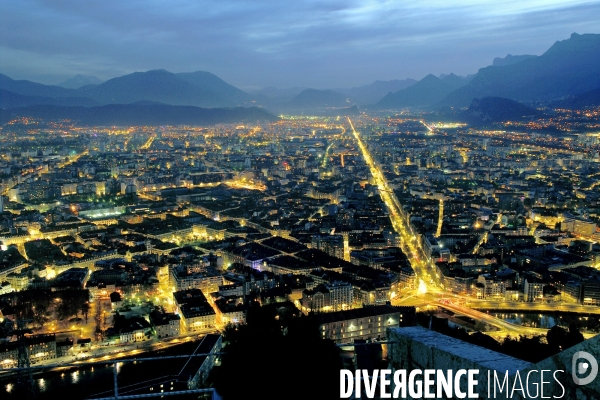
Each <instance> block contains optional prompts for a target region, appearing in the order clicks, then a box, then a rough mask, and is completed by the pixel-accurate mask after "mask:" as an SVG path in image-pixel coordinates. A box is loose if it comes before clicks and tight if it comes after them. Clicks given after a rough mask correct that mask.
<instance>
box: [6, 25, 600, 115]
mask: <svg viewBox="0 0 600 400" xmlns="http://www.w3.org/2000/svg"><path fill="white" fill-rule="evenodd" d="M598 90H600V35H598V34H583V35H579V34H576V33H573V34H572V35H571V37H570V38H568V39H566V40H562V41H557V42H556V43H554V45H552V46H551V47H550V48H549V49H548V50H547V51H546V52H545V53H543V54H542V55H540V56H534V55H516V56H513V55H510V54H509V55H507V56H506V57H504V58H495V59H494V60H493V63H492V65H489V66H487V67H484V68H481V69H480V70H479V71H478V72H477V74H475V75H472V76H468V77H459V76H457V75H455V74H449V75H441V76H439V77H436V76H434V75H431V74H430V75H427V76H425V77H424V78H423V79H421V80H420V81H418V82H417V81H415V80H412V79H405V80H391V81H375V82H374V83H372V84H370V85H364V86H358V87H353V88H337V89H331V90H316V89H311V88H301V87H296V88H291V89H276V88H272V87H271V88H265V89H262V90H260V91H254V92H251V93H247V92H244V91H242V90H240V89H238V88H236V87H234V86H232V85H230V84H228V83H227V82H225V81H223V80H222V79H221V78H219V77H218V76H216V75H214V74H212V73H209V72H204V71H197V72H189V73H172V72H168V71H165V70H151V71H146V72H134V73H132V74H128V75H124V76H120V77H116V78H113V79H109V80H107V81H105V82H99V80H98V79H97V78H94V77H90V76H83V75H78V76H75V77H74V78H72V79H69V80H67V81H65V82H62V83H61V84H60V86H53V85H43V84H40V83H35V82H31V81H27V80H13V79H11V78H9V77H8V76H6V75H2V74H0V108H4V109H12V108H20V109H21V112H25V108H27V107H30V106H35V105H46V106H56V107H74V106H82V107H101V106H106V105H111V104H112V105H117V104H134V105H137V106H144V105H171V106H194V107H203V108H223V107H226V108H227V107H252V106H258V107H263V108H266V109H268V110H272V111H274V112H283V111H286V112H296V113H300V112H315V113H319V112H320V113H321V114H323V115H324V113H331V112H333V113H335V112H336V109H338V108H339V109H340V110H341V109H345V108H348V107H354V106H359V107H362V106H369V108H377V109H386V110H387V109H403V108H411V107H418V108H430V109H436V108H447V107H453V108H464V107H467V106H469V105H470V104H471V103H472V101H473V100H474V99H483V98H487V97H502V98H507V99H511V100H515V101H519V102H524V103H535V104H539V103H542V104H551V105H552V104H565V105H568V104H573V105H575V104H580V105H585V106H590V105H599V104H600V99H599V95H598ZM96 110H99V108H96ZM353 110H354V109H353ZM353 112H354V111H353Z"/></svg>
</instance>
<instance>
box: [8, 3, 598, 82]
mask: <svg viewBox="0 0 600 400" xmlns="http://www.w3.org/2000/svg"><path fill="white" fill-rule="evenodd" d="M3 8H4V10H5V11H4V12H3V24H4V26H5V28H6V29H5V32H4V33H3V35H2V36H1V37H0V54H1V57H0V58H1V59H2V60H3V61H2V63H1V64H0V72H1V73H3V74H6V75H8V76H10V77H11V78H13V79H28V80H33V81H36V82H40V83H45V84H58V83H60V82H62V81H64V80H66V79H68V78H71V77H73V76H74V75H76V74H85V75H93V76H97V77H98V78H100V79H102V80H107V79H110V78H113V77H116V76H120V75H124V74H128V73H132V72H135V71H146V70H151V69H162V68H164V69H167V70H169V71H172V72H189V71H196V70H203V71H209V72H212V73H215V74H217V75H218V76H220V77H221V78H223V79H224V80H225V81H227V82H229V83H231V84H233V85H234V86H237V87H240V88H241V89H244V90H252V89H259V88H262V87H266V86H276V87H281V88H286V87H292V86H303V87H313V88H318V89H324V88H335V87H352V86H360V85H364V84H369V83H371V82H373V81H375V80H393V79H406V78H412V79H417V80H418V79H421V78H423V77H424V76H425V75H427V74H429V73H432V74H434V75H439V74H448V73H456V74H459V75H467V74H474V73H476V72H477V70H478V69H479V68H483V67H485V66H487V65H490V64H491V63H492V60H493V59H494V58H495V57H504V56H506V55H507V54H513V55H518V54H533V55H540V54H542V53H543V52H544V51H545V50H546V49H547V48H549V47H550V46H551V45H552V44H553V43H554V42H556V41H557V40H564V39H566V38H568V37H569V35H570V34H571V33H573V32H577V33H580V34H584V33H593V32H594V29H595V28H596V26H595V23H596V21H595V19H594V17H593V15H597V11H599V10H598V8H600V5H598V4H596V3H595V2H586V1H573V2H568V3H566V4H565V2H554V1H551V2H547V1H536V2H528V3H527V4H521V3H519V2H509V3H504V4H502V6H496V5H492V4H488V3H487V2H476V1H463V2H453V3H452V4H450V5H448V4H447V3H443V4H442V3H440V2H436V1H431V2H427V3H426V4H424V3H419V6H413V5H406V4H397V3H395V2H375V3H373V2H364V1H361V2H354V3H350V4H348V3H341V2H328V3H326V4H322V3H318V4H317V3H312V2H301V3H299V4H295V5H289V4H285V5H273V4H271V3H267V2H264V3H263V2H252V3H244V2H235V1H234V2H220V3H219V4H218V5H215V4H211V5H206V4H203V3H191V2H187V1H180V2H177V3H175V4H172V3H169V6H168V7H166V6H164V5H161V4H160V3H153V4H147V3H144V7H138V5H136V4H132V3H127V4H120V3H113V2H103V3H102V4H94V5H93V6H90V5H89V4H82V3H78V2H70V1H65V2H61V3H52V4H49V3H45V2H38V1H27V2H19V3H14V4H7V5H5V6H4V7H3Z"/></svg>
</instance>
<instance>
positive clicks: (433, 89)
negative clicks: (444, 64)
mask: <svg viewBox="0 0 600 400" xmlns="http://www.w3.org/2000/svg"><path fill="white" fill-rule="evenodd" d="M468 83H469V80H468V79H466V78H461V77H459V76H456V75H454V74H450V75H446V76H444V77H443V78H438V77H436V76H434V75H431V74H429V75H427V76H426V77H425V78H423V79H421V80H420V81H419V82H417V83H415V84H414V85H412V86H409V87H407V88H405V89H402V90H399V91H397V92H395V93H388V94H387V95H386V96H385V97H384V98H383V99H381V100H380V101H379V102H378V103H377V104H376V106H377V107H378V108H403V107H423V106H429V105H432V104H436V103H438V102H439V101H441V100H443V99H444V98H445V97H446V96H447V95H449V94H450V93H452V92H453V91H454V90H456V89H458V88H460V87H463V86H465V85H467V84H468Z"/></svg>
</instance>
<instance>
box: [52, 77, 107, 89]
mask: <svg viewBox="0 0 600 400" xmlns="http://www.w3.org/2000/svg"><path fill="white" fill-rule="evenodd" d="M101 83H102V80H101V79H99V78H97V77H95V76H92V75H83V74H77V75H75V76H74V77H72V78H69V79H67V80H66V81H64V82H61V83H59V84H58V86H60V87H64V88H67V89H79V88H80V87H83V86H87V85H99V84H101Z"/></svg>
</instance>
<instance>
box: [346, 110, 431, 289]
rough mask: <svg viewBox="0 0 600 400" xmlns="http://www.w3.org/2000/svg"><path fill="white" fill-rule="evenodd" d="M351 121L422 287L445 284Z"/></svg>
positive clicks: (353, 130) (403, 248)
mask: <svg viewBox="0 0 600 400" xmlns="http://www.w3.org/2000/svg"><path fill="white" fill-rule="evenodd" d="M348 122H349V124H350V128H351V130H352V134H353V135H354V138H355V139H356V142H357V143H358V147H359V149H360V151H361V153H362V155H363V158H364V160H365V162H366V163H367V166H368V167H369V170H370V172H371V175H372V176H373V178H374V179H375V183H376V185H377V188H378V189H379V194H380V196H381V200H382V201H383V202H384V204H385V206H386V208H387V210H388V212H389V214H390V220H391V222H392V226H393V227H394V230H395V231H396V232H397V233H398V234H399V235H400V237H401V238H402V240H401V244H400V248H401V249H402V251H403V252H404V254H406V256H407V257H408V259H409V262H410V265H411V267H412V268H413V270H414V271H415V275H416V276H417V279H418V282H419V287H421V290H425V291H427V290H436V289H438V288H442V287H443V285H442V276H441V274H440V273H439V271H438V270H437V267H436V266H435V265H434V264H433V262H432V261H431V260H430V259H428V257H427V256H426V255H425V252H424V251H423V248H422V247H421V244H420V242H419V241H418V240H417V237H416V235H415V234H414V232H413V231H412V228H411V227H410V223H408V221H406V219H405V218H404V213H403V212H402V205H401V204H400V202H399V201H398V199H397V197H396V195H395V194H394V193H393V191H392V190H390V188H389V185H388V183H387V181H386V179H385V176H384V174H383V172H382V170H381V167H379V165H377V162H376V161H375V160H374V159H373V157H372V156H371V153H370V152H369V149H368V147H367V145H366V144H365V143H364V141H363V140H362V138H361V136H360V134H359V133H358V132H357V131H356V129H355V128H354V124H353V123H352V120H351V119H350V118H349V117H348Z"/></svg>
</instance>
